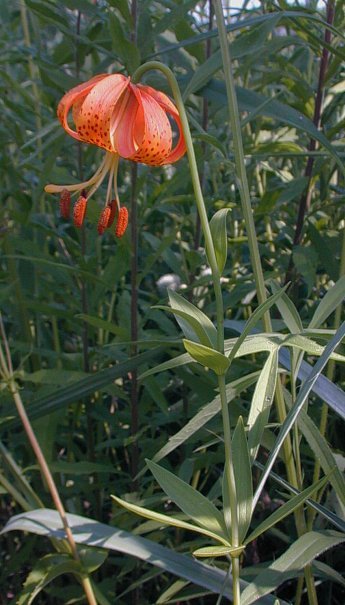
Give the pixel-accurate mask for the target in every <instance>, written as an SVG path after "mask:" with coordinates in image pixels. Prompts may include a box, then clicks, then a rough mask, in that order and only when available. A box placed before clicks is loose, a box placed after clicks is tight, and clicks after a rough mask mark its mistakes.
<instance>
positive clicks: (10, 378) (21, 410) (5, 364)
mask: <svg viewBox="0 0 345 605" xmlns="http://www.w3.org/2000/svg"><path fill="white" fill-rule="evenodd" d="M0 332H1V339H2V342H3V345H2V344H0V370H1V374H2V376H3V379H4V380H5V381H6V383H7V385H8V388H9V391H10V393H11V395H12V397H13V401H14V403H15V406H16V408H17V412H18V415H19V417H20V419H21V422H22V425H23V428H24V431H25V433H26V436H27V438H28V440H29V443H30V445H31V447H32V449H33V452H34V454H35V456H36V459H37V462H38V465H39V467H40V470H41V474H42V477H44V479H45V482H46V484H47V487H48V490H49V492H50V495H51V497H52V500H53V502H54V506H55V508H56V510H57V512H58V513H59V515H60V519H61V522H62V525H63V528H64V531H65V534H66V538H67V541H68V544H69V547H70V550H71V554H72V557H73V558H74V559H75V561H77V562H78V563H79V564H80V563H81V562H80V557H79V553H78V550H77V546H76V543H75V540H74V537H73V533H72V530H71V528H70V526H69V524H68V520H67V516H66V511H65V508H64V506H63V504H62V500H61V498H60V495H59V492H58V489H57V487H56V484H55V481H54V479H53V476H52V474H51V472H50V469H49V466H48V464H47V462H46V459H45V457H44V454H43V452H42V449H41V446H40V444H39V442H38V440H37V437H36V435H35V432H34V430H33V428H32V426H31V423H30V420H29V418H28V415H27V413H26V410H25V407H24V404H23V401H22V398H21V396H20V392H19V389H18V387H17V384H16V382H15V379H14V374H13V370H12V361H11V356H10V350H9V346H8V340H7V337H6V333H5V328H4V324H3V321H2V317H1V316H0ZM3 347H4V348H3ZM4 350H5V352H4ZM80 580H81V584H82V586H83V589H84V593H85V596H86V597H87V602H88V603H89V605H97V601H96V599H95V597H94V594H93V590H92V586H91V583H90V579H89V578H88V577H87V576H84V575H83V574H82V572H81V574H80Z"/></svg>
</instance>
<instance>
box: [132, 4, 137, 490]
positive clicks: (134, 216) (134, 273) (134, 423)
mask: <svg viewBox="0 0 345 605" xmlns="http://www.w3.org/2000/svg"><path fill="white" fill-rule="evenodd" d="M131 14H132V25H133V29H132V34H131V41H132V42H133V43H134V44H136V42H137V22H138V5H137V1H136V0H132V5H131ZM137 174H138V167H137V164H133V165H132V169H131V175H132V188H131V201H130V206H131V356H133V357H134V356H135V355H137V353H138V346H137V340H138V212H137V199H136V198H137V195H136V185H137ZM138 403H139V391H138V374H137V370H136V369H134V370H133V371H132V373H131V435H132V437H133V443H132V452H131V474H132V488H133V490H134V491H135V490H136V489H137V481H136V479H135V477H136V476H137V474H138V470H139V448H138V441H137V435H138V430H139V409H138Z"/></svg>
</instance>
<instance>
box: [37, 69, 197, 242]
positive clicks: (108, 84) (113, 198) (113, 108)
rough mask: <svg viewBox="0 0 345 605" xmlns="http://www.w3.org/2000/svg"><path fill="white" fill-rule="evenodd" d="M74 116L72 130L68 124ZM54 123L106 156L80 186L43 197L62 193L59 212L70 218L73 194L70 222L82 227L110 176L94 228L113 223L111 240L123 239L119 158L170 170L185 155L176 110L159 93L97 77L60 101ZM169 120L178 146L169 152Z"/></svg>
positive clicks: (51, 188)
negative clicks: (92, 200)
mask: <svg viewBox="0 0 345 605" xmlns="http://www.w3.org/2000/svg"><path fill="white" fill-rule="evenodd" d="M70 111H72V119H73V122H74V126H75V130H73V128H71V127H70V126H69V124H68V115H69V112H70ZM57 115H58V118H59V120H60V122H61V124H62V126H63V127H64V129H65V130H66V132H67V133H68V134H69V135H71V136H72V137H73V138H75V139H77V140H78V141H82V142H85V143H91V144H94V145H97V146H98V147H102V148H103V149H105V150H106V154H105V157H104V158H103V161H102V163H101V165H100V166H99V168H98V169H97V170H96V172H95V174H94V175H93V176H92V177H91V178H90V179H89V180H88V181H85V182H84V183H79V184H75V185H47V186H46V187H45V191H46V192H47V193H60V211H61V215H62V216H63V217H64V218H68V217H69V214H70V203H71V194H77V195H78V198H77V201H76V203H75V205H74V210H73V219H74V224H75V225H76V226H77V227H81V225H82V224H83V220H84V217H85V212H86V206H87V202H88V200H89V199H90V197H91V196H92V195H93V194H94V193H95V191H96V190H97V189H98V188H99V187H100V185H101V184H102V182H103V181H104V179H105V178H106V176H108V187H107V193H106V200H105V206H104V208H103V210H102V212H101V215H100V218H99V222H98V232H99V233H100V234H102V233H103V232H104V231H105V229H107V228H108V227H110V226H111V225H112V223H113V222H114V220H115V218H116V228H115V235H117V237H121V236H122V235H123V234H124V232H125V230H126V227H127V222H128V212H127V209H126V208H124V207H121V206H120V200H119V195H118V189H117V172H118V164H119V158H120V157H122V158H126V159H128V160H133V161H134V162H142V163H144V164H148V165H150V166H162V165H164V164H172V163H173V162H176V161H177V160H179V159H180V158H181V157H182V156H183V155H184V153H185V151H186V146H185V142H184V138H183V134H182V130H181V121H180V116H179V113H178V110H177V108H176V107H175V105H174V104H173V103H172V102H171V101H170V99H169V98H168V97H167V96H166V95H165V94H164V93H162V92H160V91H158V90H155V89H154V88H151V86H145V85H143V84H133V83H132V82H131V81H130V78H129V77H126V76H123V75H121V74H113V75H108V74H101V75H98V76H95V77H93V78H91V80H89V81H88V82H84V83H83V84H79V85H78V86H75V87H74V88H72V89H71V90H70V91H69V92H67V93H66V94H65V95H64V96H63V97H62V99H61V101H60V103H59V105H58V110H57ZM169 117H170V118H171V119H172V120H173V121H174V122H175V123H176V125H177V129H178V135H179V136H178V140H177V142H176V145H175V146H174V147H173V133H172V127H171V124H170V121H169Z"/></svg>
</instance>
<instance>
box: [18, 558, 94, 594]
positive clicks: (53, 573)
mask: <svg viewBox="0 0 345 605" xmlns="http://www.w3.org/2000/svg"><path fill="white" fill-rule="evenodd" d="M104 554H105V556H104V557H103V560H104V558H105V557H106V553H104ZM82 571H83V570H82V568H81V565H80V563H77V561H75V560H74V559H72V557H71V556H70V555H68V554H65V553H60V554H49V555H46V556H45V557H42V559H39V560H38V561H37V562H36V563H35V565H34V567H33V569H32V571H31V572H30V573H29V575H28V577H27V578H26V581H25V584H24V587H23V590H22V592H21V593H20V595H19V597H18V600H17V601H16V603H17V605H31V603H33V601H34V599H35V598H36V597H37V596H38V595H39V593H40V592H41V591H42V590H43V589H44V588H45V587H46V586H47V585H48V584H50V582H52V581H53V580H55V578H58V577H59V576H61V575H63V574H74V575H75V576H79V577H81V575H82Z"/></svg>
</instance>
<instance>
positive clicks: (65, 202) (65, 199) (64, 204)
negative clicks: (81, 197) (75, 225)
mask: <svg viewBox="0 0 345 605" xmlns="http://www.w3.org/2000/svg"><path fill="white" fill-rule="evenodd" d="M70 210H71V194H70V192H69V191H68V190H67V189H63V190H62V191H61V195H60V214H61V216H62V218H66V219H67V218H69V215H70Z"/></svg>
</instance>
